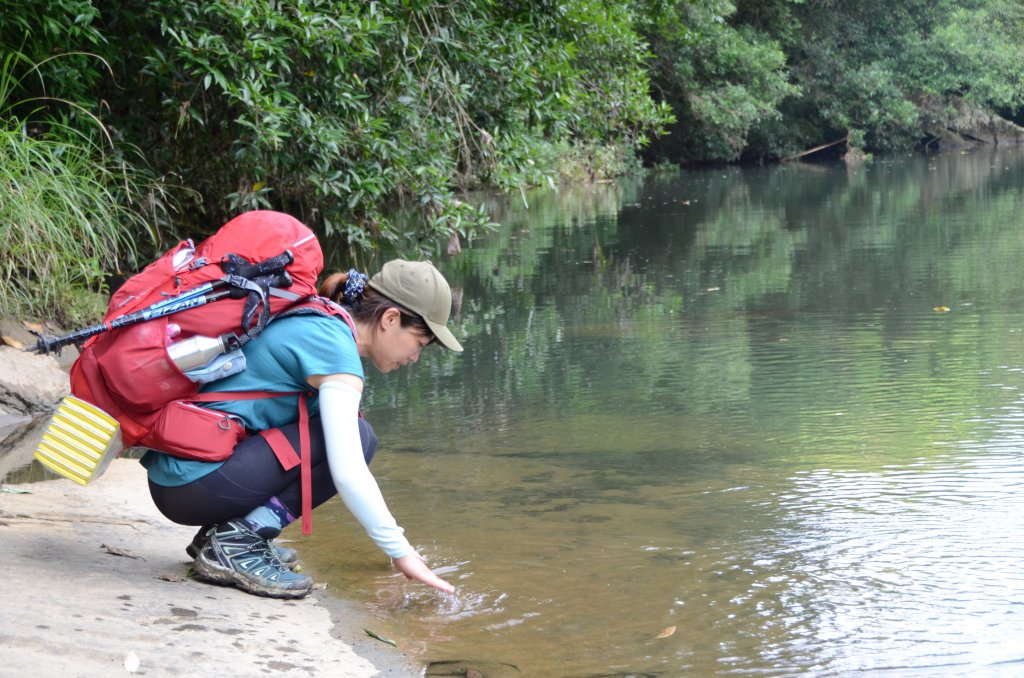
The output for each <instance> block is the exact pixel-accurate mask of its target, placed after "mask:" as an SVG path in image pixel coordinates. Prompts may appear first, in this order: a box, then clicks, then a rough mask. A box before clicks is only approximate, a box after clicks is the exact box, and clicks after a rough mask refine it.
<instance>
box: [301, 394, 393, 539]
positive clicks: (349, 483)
mask: <svg viewBox="0 0 1024 678" xmlns="http://www.w3.org/2000/svg"><path fill="white" fill-rule="evenodd" d="M361 397H362V396H361V394H360V393H359V391H357V390H356V389H354V388H352V387H351V386H349V385H348V384H343V383H341V382H338V381H325V382H324V383H323V384H321V385H320V419H321V421H322V422H323V427H324V439H325V441H326V443H327V463H328V465H329V466H330V469H331V479H332V480H333V481H334V486H335V487H336V488H337V489H338V494H339V495H340V496H341V500H342V501H343V502H345V506H347V507H348V510H349V511H351V512H352V515H354V516H355V517H356V520H358V521H359V523H360V524H361V525H362V526H363V528H364V529H365V530H366V533H367V534H368V535H370V539H372V540H373V541H374V542H375V543H376V544H377V546H379V547H380V549H381V550H382V551H384V553H386V554H387V555H389V556H391V557H392V558H401V557H402V556H404V555H407V554H409V553H411V552H412V550H413V549H412V546H410V545H409V541H408V540H407V539H406V538H405V535H404V534H403V530H402V528H401V527H399V526H398V523H397V522H395V519H394V517H392V515H391V512H390V511H388V507H387V504H385V503H384V497H383V496H382V495H381V493H380V488H379V487H378V486H377V481H376V480H375V479H374V477H373V474H371V473H370V469H369V467H368V466H367V465H366V460H365V459H364V458H363V445H362V443H361V442H360V440H359V425H358V423H357V419H358V417H359V401H360V399H361Z"/></svg>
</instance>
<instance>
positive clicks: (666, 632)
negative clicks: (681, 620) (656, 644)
mask: <svg viewBox="0 0 1024 678" xmlns="http://www.w3.org/2000/svg"><path fill="white" fill-rule="evenodd" d="M675 632H676V627H674V626H666V627H665V628H663V629H662V630H661V633H659V634H658V635H656V636H654V637H655V638H668V637H669V636H671V635H672V634H673V633H675Z"/></svg>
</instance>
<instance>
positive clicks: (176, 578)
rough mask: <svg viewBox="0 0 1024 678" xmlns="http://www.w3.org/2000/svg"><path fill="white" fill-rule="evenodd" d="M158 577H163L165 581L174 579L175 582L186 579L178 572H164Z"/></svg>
mask: <svg viewBox="0 0 1024 678" xmlns="http://www.w3.org/2000/svg"><path fill="white" fill-rule="evenodd" d="M157 579H163V580H164V581H173V582H179V581H185V578H184V577H179V576H178V575H176V574H162V575H160V576H159V577H157Z"/></svg>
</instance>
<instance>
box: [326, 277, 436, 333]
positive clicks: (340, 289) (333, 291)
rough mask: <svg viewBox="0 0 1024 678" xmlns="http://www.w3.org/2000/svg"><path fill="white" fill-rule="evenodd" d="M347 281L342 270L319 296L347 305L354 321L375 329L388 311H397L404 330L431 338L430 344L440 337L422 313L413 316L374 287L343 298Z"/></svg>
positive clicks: (346, 307) (327, 281) (328, 279)
mask: <svg viewBox="0 0 1024 678" xmlns="http://www.w3.org/2000/svg"><path fill="white" fill-rule="evenodd" d="M347 282H348V273H346V272H341V271H339V272H338V273H333V274H331V275H329V276H327V278H325V279H324V281H323V282H322V283H320V287H319V288H317V293H318V294H319V295H320V296H321V297H327V298H328V299H330V300H331V301H333V302H335V303H338V304H341V305H342V306H344V307H345V310H346V311H348V312H349V314H350V315H351V316H352V319H353V320H356V321H359V322H362V323H367V324H369V325H371V326H372V327H374V328H376V327H377V326H378V325H379V324H380V319H381V318H382V317H384V313H385V312H386V311H387V310H388V309H389V308H396V309H398V311H399V313H400V314H401V320H400V322H401V324H402V327H404V328H411V329H412V330H413V331H414V332H416V333H417V334H422V335H423V336H426V337H430V341H431V343H433V342H434V341H437V337H435V336H434V333H433V332H432V331H431V329H430V327H429V326H428V325H427V322H426V321H425V320H424V319H423V317H422V316H421V315H420V314H418V313H413V312H412V311H410V310H409V309H407V308H405V307H404V306H402V305H401V304H396V303H395V302H393V301H391V299H389V298H388V297H385V296H384V295H383V294H381V293H380V292H378V291H377V290H375V289H373V288H372V287H369V286H366V287H364V288H363V291H362V292H360V293H359V294H358V295H355V296H354V297H352V298H349V299H346V298H344V294H345V283H347Z"/></svg>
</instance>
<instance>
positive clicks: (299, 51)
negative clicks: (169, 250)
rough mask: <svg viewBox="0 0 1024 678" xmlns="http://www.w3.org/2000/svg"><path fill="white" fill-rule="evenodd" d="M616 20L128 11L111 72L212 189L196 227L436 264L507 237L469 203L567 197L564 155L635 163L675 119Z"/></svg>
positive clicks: (147, 123) (475, 7)
mask: <svg viewBox="0 0 1024 678" xmlns="http://www.w3.org/2000/svg"><path fill="white" fill-rule="evenodd" d="M606 5H607V3H603V2H596V1H595V2H584V3H573V4H572V5H571V7H569V8H566V7H564V6H557V7H547V6H545V7H543V8H538V7H536V6H535V3H511V4H507V5H502V4H496V3H491V2H486V1H479V2H469V3H458V4H456V3H449V2H425V1H423V2H409V1H402V0H389V1H386V2H377V3H362V2H352V3H338V2H328V1H326V0H305V1H304V2H299V3H290V4H288V5H287V6H284V5H280V4H278V3H275V2H269V1H267V0H240V1H238V2H230V3H229V2H214V3H209V2H198V1H197V0H159V1H157V2H147V3H141V2H134V3H132V2H128V3H120V4H119V5H118V6H117V8H112V9H110V10H104V17H103V20H104V26H105V30H106V32H107V35H108V37H109V38H110V39H111V41H112V42H116V43H117V45H118V50H117V54H111V55H110V57H111V58H112V59H117V60H118V67H117V70H118V72H119V73H123V74H126V75H127V74H137V75H134V76H132V77H134V80H135V83H136V84H137V86H136V87H134V88H132V90H131V91H125V90H121V91H118V92H113V91H112V92H110V93H109V95H110V96H109V99H110V101H111V108H112V116H111V118H112V119H114V120H116V121H117V122H116V124H117V125H118V127H119V128H120V129H122V130H123V132H124V134H125V135H126V137H127V138H130V139H132V140H134V141H135V142H136V143H138V144H140V145H141V146H144V147H145V148H147V149H149V152H148V155H149V157H150V159H151V161H152V162H153V163H154V165H155V166H157V167H159V168H160V169H161V171H163V172H164V173H166V174H168V175H174V176H180V177H181V178H182V180H183V181H184V182H185V183H186V184H187V185H188V186H190V187H192V188H194V189H195V191H196V193H195V197H196V202H195V204H194V205H193V206H194V208H195V211H196V213H197V214H198V213H200V212H202V213H204V216H203V217H202V221H201V222H200V223H196V224H193V225H192V227H193V228H197V229H203V228H206V229H207V230H209V229H210V227H211V226H213V225H215V224H218V223H221V222H223V221H224V220H226V219H227V218H228V217H230V216H231V215H233V214H234V213H236V212H237V211H238V210H240V209H248V208H253V207H273V208H277V209H283V210H286V211H288V212H291V213H293V214H295V215H296V216H298V217H299V218H301V219H303V220H304V221H306V222H307V223H310V224H311V225H313V226H316V227H320V229H321V230H322V232H324V233H325V234H327V235H331V236H340V237H342V238H344V239H345V240H346V241H347V242H348V243H350V245H351V246H353V247H355V248H357V249H363V250H370V249H373V248H375V247H378V246H380V245H387V246H388V247H392V248H395V247H397V248H403V247H405V246H406V244H407V243H419V244H420V247H418V248H419V249H423V248H426V249H427V250H430V249H431V248H432V247H434V246H436V243H444V242H447V241H448V239H449V238H450V237H451V236H452V235H453V234H456V233H458V234H461V235H463V236H466V237H472V235H473V234H475V233H477V232H479V231H480V230H481V229H482V228H486V227H488V226H489V225H490V221H489V219H488V218H487V216H486V214H485V213H483V212H482V211H480V210H479V209H476V208H474V207H472V206H470V205H469V204H468V203H465V202H462V201H460V200H458V199H457V194H458V192H459V191H461V190H462V189H466V188H469V187H474V186H480V185H493V186H498V187H501V188H504V189H506V190H509V189H522V188H524V187H527V186H530V185H554V184H555V183H556V182H557V181H558V179H559V178H560V176H561V174H562V172H561V171H560V169H561V167H560V165H561V163H562V162H563V160H564V159H565V158H569V159H574V158H579V157H587V156H588V155H594V156H598V155H600V153H599V151H600V149H603V148H607V147H613V148H616V149H618V150H616V151H615V152H614V153H613V155H615V156H618V157H623V156H626V155H631V154H632V153H633V150H634V149H635V148H637V147H638V146H639V145H642V144H643V143H644V142H645V141H646V134H647V133H649V132H650V131H656V130H657V129H658V128H659V127H660V126H661V125H662V124H663V123H664V122H665V121H666V119H667V117H666V115H667V112H666V110H665V109H664V108H663V107H659V106H657V105H655V104H654V103H653V101H652V100H651V99H650V97H649V96H648V94H647V75H646V72H645V70H644V63H645V60H646V58H647V54H646V52H645V50H644V46H643V44H642V42H641V41H640V40H639V38H638V37H637V35H636V34H635V32H633V31H632V24H631V21H630V16H629V14H628V13H627V12H625V10H624V9H623V8H622V7H619V8H618V9H615V11H611V12H609V11H607V8H606ZM133 92H134V94H133ZM170 139H173V140H174V143H167V141H166V140H170ZM605 165H607V166H608V168H607V169H604V168H601V169H595V170H594V171H593V173H594V174H597V173H598V172H607V171H616V170H617V168H618V167H619V166H623V165H624V163H623V162H621V161H619V162H610V163H605ZM396 204H400V205H408V204H412V205H416V206H417V207H418V208H419V210H420V213H421V215H422V219H421V220H420V221H419V223H418V224H417V225H416V226H415V227H414V230H412V231H410V230H408V226H400V225H399V224H398V223H397V222H395V221H394V220H393V219H391V218H390V216H389V215H390V214H391V211H392V209H393V208H394V206H395V205H396Z"/></svg>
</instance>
